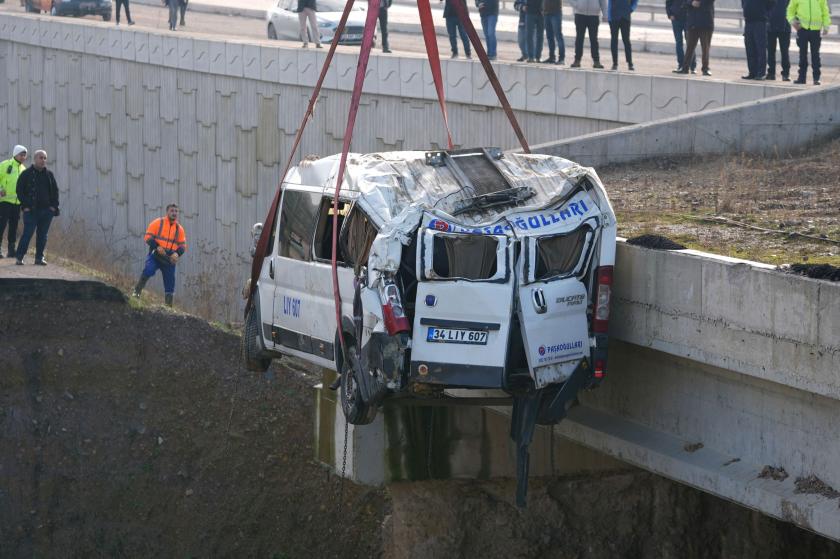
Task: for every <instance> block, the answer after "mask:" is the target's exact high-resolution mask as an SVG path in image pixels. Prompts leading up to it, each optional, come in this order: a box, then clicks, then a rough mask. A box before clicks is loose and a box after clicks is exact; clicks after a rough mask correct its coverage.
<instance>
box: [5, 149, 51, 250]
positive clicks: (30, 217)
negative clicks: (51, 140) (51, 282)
mask: <svg viewBox="0 0 840 559" xmlns="http://www.w3.org/2000/svg"><path fill="white" fill-rule="evenodd" d="M34 160H35V162H34V163H33V165H32V166H31V167H30V168H29V169H27V170H25V171H24V172H22V173H21V174H20V177H18V182H17V195H18V199H19V200H20V209H21V211H22V212H23V235H21V237H20V242H19V243H18V247H17V252H16V253H15V257H16V258H17V261H16V262H15V264H18V265H21V264H23V257H24V256H26V251H27V250H28V249H29V241H30V240H31V239H32V234H33V233H36V237H35V264H38V265H39V266H46V265H47V262H46V260H44V249H45V248H46V247H47V232H48V231H49V230H50V223H52V219H53V217H55V216H57V215H58V185H57V184H56V182H55V177H54V176H53V174H52V172H51V171H50V170H49V169H47V152H46V151H44V150H42V149H39V150H38V151H36V152H35V157H34Z"/></svg>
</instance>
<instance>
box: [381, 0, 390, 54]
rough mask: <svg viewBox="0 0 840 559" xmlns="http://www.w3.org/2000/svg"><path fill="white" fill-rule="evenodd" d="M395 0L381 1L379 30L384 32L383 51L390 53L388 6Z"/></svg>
mask: <svg viewBox="0 0 840 559" xmlns="http://www.w3.org/2000/svg"><path fill="white" fill-rule="evenodd" d="M391 2H393V0H382V1H381V2H380V3H379V31H380V33H382V52H384V53H385V54H390V52H391V49H390V48H389V47H388V8H390V7H391Z"/></svg>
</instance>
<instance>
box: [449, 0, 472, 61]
mask: <svg viewBox="0 0 840 559" xmlns="http://www.w3.org/2000/svg"><path fill="white" fill-rule="evenodd" d="M453 2H460V3H461V5H463V6H464V12H465V13H466V11H467V2H466V0H446V3H444V5H443V17H444V19H446V32H447V34H448V35H449V46H450V47H451V48H452V58H458V35H460V36H461V43H463V44H464V54H465V55H466V57H467V58H472V50H470V39H469V37H467V31H466V30H465V29H464V26H463V25H461V21H460V20H459V19H458V12H456V11H455V6H454V5H453V4H452V3H453ZM467 17H469V16H467ZM456 33H457V34H456Z"/></svg>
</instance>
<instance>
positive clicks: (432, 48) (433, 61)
mask: <svg viewBox="0 0 840 559" xmlns="http://www.w3.org/2000/svg"><path fill="white" fill-rule="evenodd" d="M417 11H419V12H420V27H421V28H422V29H423V41H425V43H426V55H427V56H426V57H427V58H428V59H429V66H430V67H431V69H432V79H434V81H435V91H436V92H437V97H438V103H439V104H440V111H441V113H443V125H444V126H445V127H446V142H447V145H448V146H449V149H454V148H453V146H452V132H451V131H450V130H449V116H448V115H447V114H446V99H445V98H444V96H443V75H442V73H441V71H440V54H439V53H438V46H437V36H436V35H435V24H434V22H433V21H432V9H431V8H430V7H429V0H417Z"/></svg>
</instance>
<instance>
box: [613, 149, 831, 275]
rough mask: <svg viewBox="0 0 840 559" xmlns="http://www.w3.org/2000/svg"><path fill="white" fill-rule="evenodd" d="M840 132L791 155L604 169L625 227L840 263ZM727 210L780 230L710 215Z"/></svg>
mask: <svg viewBox="0 0 840 559" xmlns="http://www.w3.org/2000/svg"><path fill="white" fill-rule="evenodd" d="M837 161H840V140H834V141H831V142H828V143H826V144H824V145H822V146H818V147H814V148H812V149H810V150H807V151H806V152H804V153H802V154H799V155H797V156H792V157H779V156H773V157H751V156H746V155H737V156H723V157H716V158H704V159H695V160H691V161H688V160H680V161H676V160H669V159H657V160H652V161H646V162H642V163H637V164H630V165H622V166H616V167H607V168H604V169H599V175H600V176H601V178H602V180H603V181H604V184H605V186H606V188H607V190H608V192H609V194H610V198H611V200H612V203H613V206H614V208H615V210H616V213H617V214H618V218H619V234H620V235H623V236H626V237H632V236H636V235H639V234H643V233H656V234H660V235H664V236H667V237H669V238H672V239H674V240H676V241H678V242H680V243H682V244H685V245H687V246H689V247H691V248H697V249H700V250H707V251H710V252H716V253H720V254H725V255H729V256H735V257H739V258H747V259H751V260H758V261H763V262H768V263H771V264H783V263H793V262H820V263H823V262H824V263H829V264H833V265H840V244H837V243H831V242H825V241H818V240H807V239H803V238H801V237H791V236H790V235H789V233H790V232H794V231H795V232H799V233H804V234H808V235H812V236H815V237H821V236H823V237H825V238H827V239H834V240H837V241H840V165H838V164H837ZM711 216H720V217H725V218H728V219H730V220H734V221H739V222H743V223H747V224H751V225H756V226H759V227H763V228H766V229H769V230H772V231H774V232H776V233H766V232H759V231H755V230H750V229H745V228H738V227H733V226H727V225H723V224H718V223H709V222H708V221H706V220H704V219H703V218H708V217H711Z"/></svg>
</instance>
